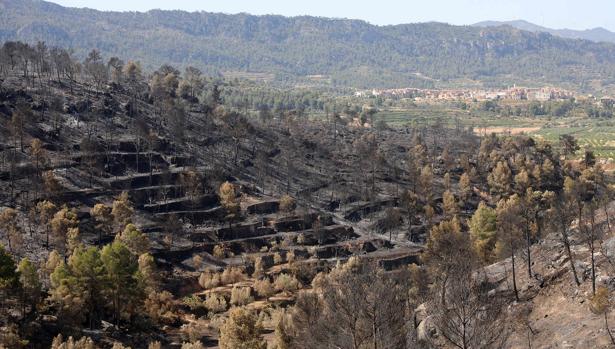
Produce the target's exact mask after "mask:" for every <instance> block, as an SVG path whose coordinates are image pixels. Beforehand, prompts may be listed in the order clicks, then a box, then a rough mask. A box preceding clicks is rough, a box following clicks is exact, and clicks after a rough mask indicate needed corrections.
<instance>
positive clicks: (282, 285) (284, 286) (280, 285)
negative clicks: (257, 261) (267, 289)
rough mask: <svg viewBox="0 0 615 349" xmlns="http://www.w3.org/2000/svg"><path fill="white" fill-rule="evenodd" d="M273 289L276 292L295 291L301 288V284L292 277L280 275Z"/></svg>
mask: <svg viewBox="0 0 615 349" xmlns="http://www.w3.org/2000/svg"><path fill="white" fill-rule="evenodd" d="M273 287H274V288H275V289H276V291H296V290H298V289H300V288H301V283H300V282H299V280H297V279H296V278H295V277H294V276H291V275H288V274H280V275H278V276H277V277H276V279H275V281H274V283H273Z"/></svg>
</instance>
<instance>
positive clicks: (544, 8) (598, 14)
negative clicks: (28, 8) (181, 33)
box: [52, 0, 615, 31]
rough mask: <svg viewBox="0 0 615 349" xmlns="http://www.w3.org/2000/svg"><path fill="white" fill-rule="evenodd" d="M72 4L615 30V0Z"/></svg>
mask: <svg viewBox="0 0 615 349" xmlns="http://www.w3.org/2000/svg"><path fill="white" fill-rule="evenodd" d="M52 1H53V2H56V3H58V4H61V5H64V6H71V7H90V8H95V9H100V10H116V11H127V10H130V11H147V10H150V9H157V8H158V9H181V10H186V11H200V10H202V11H208V12H225V13H239V12H247V13H252V14H281V15H286V16H296V15H313V16H325V17H339V18H357V19H364V20H366V21H368V22H371V23H374V24H399V23H413V22H428V21H438V22H447V23H452V24H472V23H475V22H479V21H483V20H512V19H525V20H527V21H530V22H533V23H535V24H538V25H543V26H546V27H551V28H570V29H587V28H594V27H604V28H607V29H609V30H612V31H615V0H370V1H367V0H354V1H353V0H300V1H297V0H172V1H168V0H52Z"/></svg>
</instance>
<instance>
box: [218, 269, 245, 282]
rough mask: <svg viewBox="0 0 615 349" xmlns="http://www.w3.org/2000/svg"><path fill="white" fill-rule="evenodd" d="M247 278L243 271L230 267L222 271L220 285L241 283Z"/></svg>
mask: <svg viewBox="0 0 615 349" xmlns="http://www.w3.org/2000/svg"><path fill="white" fill-rule="evenodd" d="M247 278H248V276H247V275H246V273H245V272H244V271H243V269H241V268H239V267H230V268H226V269H224V271H223V272H222V275H221V276H220V281H222V284H224V285H228V284H234V283H237V282H239V281H243V280H245V279H247Z"/></svg>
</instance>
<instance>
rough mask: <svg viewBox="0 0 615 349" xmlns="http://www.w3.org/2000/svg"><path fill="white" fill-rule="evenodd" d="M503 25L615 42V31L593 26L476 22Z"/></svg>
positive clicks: (570, 37) (563, 36) (489, 25)
mask: <svg viewBox="0 0 615 349" xmlns="http://www.w3.org/2000/svg"><path fill="white" fill-rule="evenodd" d="M503 25H509V26H511V27H513V28H517V29H521V30H527V31H530V32H535V33H538V32H543V33H549V34H551V35H555V36H560V37H562V38H567V39H583V40H590V41H594V42H611V43H615V33H613V32H611V31H608V30H606V29H604V28H600V27H598V28H593V29H586V30H572V29H551V28H546V27H541V26H539V25H536V24H534V23H530V22H527V21H521V20H519V21H504V22H498V21H485V22H479V23H476V24H474V26H477V27H499V26H503Z"/></svg>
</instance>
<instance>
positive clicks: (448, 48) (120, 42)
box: [0, 0, 615, 89]
mask: <svg viewBox="0 0 615 349" xmlns="http://www.w3.org/2000/svg"><path fill="white" fill-rule="evenodd" d="M6 40H22V41H27V42H30V43H36V42H37V41H39V40H42V41H45V42H47V43H48V44H50V45H58V46H62V47H71V48H73V49H74V50H75V53H76V54H77V55H78V56H80V57H85V55H86V53H87V52H88V51H89V50H91V49H92V48H98V49H99V50H100V51H101V52H102V53H104V54H105V55H109V56H110V55H116V56H120V57H122V58H124V57H130V58H131V59H135V60H139V61H141V62H142V63H143V64H144V66H145V67H148V68H155V67H158V66H160V65H161V64H163V63H170V64H172V65H176V66H178V67H185V66H188V65H193V66H196V67H198V68H200V69H201V70H203V71H205V72H207V73H208V74H210V75H213V74H218V73H221V72H227V71H240V72H258V73H273V74H275V76H276V79H277V80H279V81H291V82H296V81H298V80H301V78H305V76H309V75H326V76H331V81H332V83H333V84H335V85H338V86H353V87H366V88H372V87H399V86H407V85H413V86H427V87H429V86H434V85H445V84H454V83H455V82H456V81H457V80H461V79H465V80H467V79H471V80H479V81H480V82H482V83H485V84H487V85H502V84H512V83H527V82H531V83H532V84H545V83H554V84H560V85H566V86H573V87H574V88H576V89H589V82H590V81H592V80H597V81H600V82H601V83H602V85H605V84H611V83H613V76H615V45H613V44H608V43H594V42H590V41H584V40H569V39H563V38H558V37H554V36H552V35H550V34H547V33H530V32H525V31H520V30H517V29H513V28H510V27H498V28H476V27H470V26H451V25H447V24H442V23H421V24H405V25H395V26H374V25H371V24H369V23H366V22H363V21H359V20H346V19H327V18H317V17H293V18H287V17H282V16H252V15H248V14H237V15H227V14H219V13H207V12H198V13H189V12H183V11H160V10H154V11H149V12H146V13H138V12H123V13H120V12H101V11H95V10H89V9H75V8H65V7H61V6H59V5H55V4H52V3H49V2H45V1H35V0H1V1H0V41H6Z"/></svg>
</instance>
